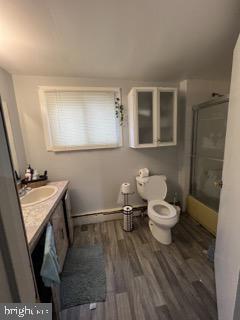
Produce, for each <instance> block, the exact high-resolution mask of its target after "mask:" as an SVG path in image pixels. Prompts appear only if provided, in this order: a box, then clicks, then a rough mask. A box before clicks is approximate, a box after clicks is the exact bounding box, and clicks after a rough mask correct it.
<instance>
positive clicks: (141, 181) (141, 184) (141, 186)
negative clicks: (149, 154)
mask: <svg viewBox="0 0 240 320" xmlns="http://www.w3.org/2000/svg"><path fill="white" fill-rule="evenodd" d="M148 181H149V177H144V178H141V177H140V176H137V177H136V182H137V191H138V193H139V195H140V197H141V198H142V199H144V200H147V198H146V192H145V185H146V183H147V182H148Z"/></svg>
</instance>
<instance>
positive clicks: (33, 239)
mask: <svg viewBox="0 0 240 320" xmlns="http://www.w3.org/2000/svg"><path fill="white" fill-rule="evenodd" d="M68 184H69V181H57V182H49V183H48V185H54V186H56V187H58V192H57V193H56V194H55V195H54V196H53V197H51V198H50V199H48V200H46V201H43V202H41V203H39V204H36V205H33V206H29V207H24V208H23V207H22V212H23V220H24V224H25V230H26V235H27V241H28V245H29V249H30V251H31V252H32V251H33V249H34V247H35V245H36V243H37V241H38V239H39V237H40V235H41V234H42V231H43V230H44V228H45V226H46V224H47V223H48V221H49V220H50V218H51V215H52V213H53V211H54V210H55V208H56V206H57V204H58V202H59V200H60V199H61V198H62V197H63V195H64V193H65V191H66V190H67V187H68Z"/></svg>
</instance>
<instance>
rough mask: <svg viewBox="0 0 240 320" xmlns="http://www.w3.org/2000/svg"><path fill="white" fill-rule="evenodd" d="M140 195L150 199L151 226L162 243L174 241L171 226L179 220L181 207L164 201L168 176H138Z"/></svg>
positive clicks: (154, 234)
mask: <svg viewBox="0 0 240 320" xmlns="http://www.w3.org/2000/svg"><path fill="white" fill-rule="evenodd" d="M136 180H137V189H138V192H139V194H140V196H141V197H142V198H143V199H145V200H148V217H149V228H150V230H151V232H152V235H153V236H154V238H155V239H156V240H158V241H159V242H161V243H162V244H166V245H168V244H170V243H171V242H172V235H171V228H172V227H174V226H175V225H176V223H177V222H178V220H179V214H180V208H179V207H177V206H173V205H171V204H170V203H168V202H166V201H164V199H165V197H166V195H167V184H166V177H165V176H162V175H156V176H149V177H144V178H141V177H139V176H138V177H137V178H136Z"/></svg>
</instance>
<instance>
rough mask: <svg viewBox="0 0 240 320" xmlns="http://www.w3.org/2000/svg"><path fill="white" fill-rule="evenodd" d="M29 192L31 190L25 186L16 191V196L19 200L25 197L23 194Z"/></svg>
mask: <svg viewBox="0 0 240 320" xmlns="http://www.w3.org/2000/svg"><path fill="white" fill-rule="evenodd" d="M30 190H31V188H30V187H28V186H27V185H25V186H24V187H22V188H21V189H20V190H18V195H19V197H20V198H21V197H23V196H25V194H26V193H27V191H30Z"/></svg>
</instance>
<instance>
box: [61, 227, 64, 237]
mask: <svg viewBox="0 0 240 320" xmlns="http://www.w3.org/2000/svg"><path fill="white" fill-rule="evenodd" d="M61 231H62V238H63V239H64V231H63V228H62V229H61Z"/></svg>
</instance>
